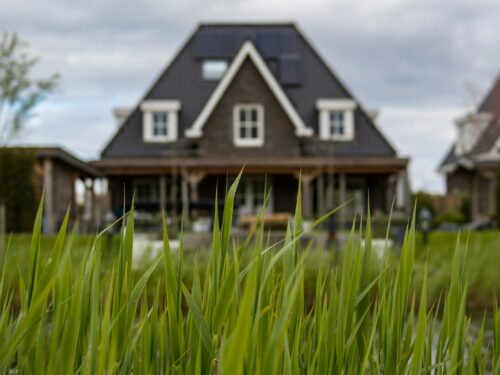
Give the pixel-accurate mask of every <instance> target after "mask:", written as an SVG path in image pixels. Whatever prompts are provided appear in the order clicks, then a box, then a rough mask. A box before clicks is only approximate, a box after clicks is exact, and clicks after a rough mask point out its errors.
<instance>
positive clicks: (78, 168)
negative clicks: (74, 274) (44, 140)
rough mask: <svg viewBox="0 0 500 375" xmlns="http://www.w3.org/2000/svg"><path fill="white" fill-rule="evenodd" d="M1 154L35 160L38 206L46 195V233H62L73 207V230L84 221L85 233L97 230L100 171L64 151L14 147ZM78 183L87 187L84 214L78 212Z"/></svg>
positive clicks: (71, 219)
mask: <svg viewBox="0 0 500 375" xmlns="http://www.w3.org/2000/svg"><path fill="white" fill-rule="evenodd" d="M1 150H5V151H9V152H12V153H23V154H24V155H29V156H30V158H32V159H33V172H32V173H33V182H34V187H35V193H36V197H35V199H36V201H37V202H38V201H39V200H40V199H41V196H42V192H44V207H43V218H42V230H43V231H44V233H54V232H56V231H58V230H59V226H60V225H61V223H62V221H63V219H64V216H65V215H66V212H67V210H68V208H69V207H70V205H71V208H72V209H71V210H70V222H69V225H70V226H71V225H72V224H73V222H74V221H75V220H77V219H80V222H81V225H82V226H83V227H82V229H85V230H90V229H95V221H94V219H95V216H96V215H95V210H94V208H95V207H93V200H94V194H93V181H94V180H95V179H96V178H99V177H100V176H101V174H100V172H99V171H97V170H96V169H95V168H93V167H92V166H90V165H89V164H88V163H86V162H84V161H82V160H80V159H79V158H77V157H76V156H74V155H72V154H71V153H69V152H68V151H66V150H64V149H62V148H60V147H11V148H3V149H1ZM30 168H31V167H30ZM77 181H80V182H81V185H82V186H84V187H85V192H82V193H83V194H82V198H83V199H81V200H82V201H83V204H84V209H83V212H81V213H80V212H78V209H77V199H76V198H77V193H76V190H75V187H76V183H77ZM7 183H8V181H7ZM32 222H33V218H30V220H29V223H30V225H32ZM25 229H28V228H25Z"/></svg>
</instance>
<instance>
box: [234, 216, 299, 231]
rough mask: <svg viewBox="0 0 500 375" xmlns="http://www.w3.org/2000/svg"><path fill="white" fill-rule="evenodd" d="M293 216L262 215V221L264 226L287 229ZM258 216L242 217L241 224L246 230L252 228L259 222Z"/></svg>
mask: <svg viewBox="0 0 500 375" xmlns="http://www.w3.org/2000/svg"><path fill="white" fill-rule="evenodd" d="M291 217H292V214H290V213H289V212H278V213H273V214H264V215H262V218H261V220H262V221H263V222H264V226H265V227H267V228H273V229H286V227H287V225H288V222H289V221H290V219H291ZM257 218H258V215H241V216H240V224H241V225H242V226H243V227H245V228H250V227H251V226H252V225H254V224H255V222H256V221H257Z"/></svg>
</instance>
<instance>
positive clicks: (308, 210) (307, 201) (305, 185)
mask: <svg viewBox="0 0 500 375" xmlns="http://www.w3.org/2000/svg"><path fill="white" fill-rule="evenodd" d="M316 176H317V173H309V174H303V175H300V174H299V173H296V174H295V177H296V178H297V179H299V178H300V179H301V183H302V215H303V216H304V217H305V218H311V217H312V214H313V213H312V190H311V182H312V181H313V180H314V179H315V178H316Z"/></svg>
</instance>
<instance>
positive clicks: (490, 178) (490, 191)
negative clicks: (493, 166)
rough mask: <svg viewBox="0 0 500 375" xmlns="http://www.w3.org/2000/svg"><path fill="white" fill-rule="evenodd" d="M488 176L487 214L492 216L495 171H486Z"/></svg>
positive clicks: (494, 206) (494, 207) (494, 201)
mask: <svg viewBox="0 0 500 375" xmlns="http://www.w3.org/2000/svg"><path fill="white" fill-rule="evenodd" d="M485 177H487V178H488V215H489V216H490V218H491V217H493V216H494V215H495V211H496V207H497V206H496V184H497V181H496V175H495V173H487V174H486V176H485Z"/></svg>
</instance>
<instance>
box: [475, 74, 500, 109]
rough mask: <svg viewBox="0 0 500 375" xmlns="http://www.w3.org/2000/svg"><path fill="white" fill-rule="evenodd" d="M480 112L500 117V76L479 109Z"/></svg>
mask: <svg viewBox="0 0 500 375" xmlns="http://www.w3.org/2000/svg"><path fill="white" fill-rule="evenodd" d="M478 112H489V113H492V114H493V116H494V117H500V75H499V76H498V77H497V78H496V80H495V82H494V83H493V86H492V87H491V89H490V91H489V92H488V94H487V95H486V97H485V98H484V100H483V102H482V103H481V105H480V106H479V108H478Z"/></svg>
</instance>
